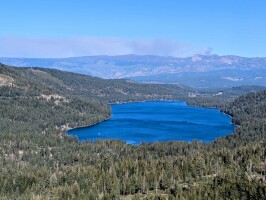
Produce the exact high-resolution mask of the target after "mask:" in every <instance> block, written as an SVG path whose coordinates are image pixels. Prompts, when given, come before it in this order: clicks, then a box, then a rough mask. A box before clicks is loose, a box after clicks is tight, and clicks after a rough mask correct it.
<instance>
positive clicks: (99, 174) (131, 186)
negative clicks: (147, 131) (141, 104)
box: [0, 65, 266, 200]
mask: <svg viewBox="0 0 266 200" xmlns="http://www.w3.org/2000/svg"><path fill="white" fill-rule="evenodd" d="M71 77H72V78H71ZM73 77H75V78H73ZM77 77H79V80H81V81H79V82H76V80H77V79H76V78H77ZM107 87H109V88H107ZM176 87H177V88H176ZM108 91H111V92H110V93H108ZM105 92H106V94H105ZM179 92H180V93H179ZM182 94H186V88H183V89H182V88H180V86H175V87H167V86H161V85H138V84H134V83H131V82H128V81H126V80H118V81H112V80H102V79H97V78H91V77H88V76H83V75H77V74H72V73H63V72H62V74H60V71H57V70H45V69H44V70H42V69H37V68H35V69H32V68H28V69H17V68H13V67H7V66H3V65H1V66H0V95H1V96H0V170H1V173H0V185H1V187H0V199H25V200H26V199H27V200H28V199H91V200H95V199H106V200H109V199H147V200H148V199H165V200H166V199H265V198H266V149H265V148H266V139H265V135H266V132H265V113H266V110H265V109H266V91H262V92H258V93H252V94H248V95H244V96H241V97H239V98H238V99H236V100H234V101H232V102H231V99H230V101H223V98H220V97H219V98H217V97H214V99H213V98H193V99H190V101H191V103H193V104H195V105H202V104H203V105H205V106H207V105H212V106H216V107H219V108H221V109H222V110H224V111H225V112H226V113H228V114H230V115H232V116H233V118H234V121H235V123H236V124H237V125H238V126H237V127H236V131H235V134H232V135H228V136H226V137H224V138H219V139H217V140H216V141H214V142H212V143H201V142H199V141H194V142H191V143H186V142H161V143H154V144H141V145H139V146H132V145H127V144H125V143H124V142H121V141H98V142H82V143H81V142H78V141H77V139H76V138H72V137H69V136H66V135H65V134H64V133H65V131H64V129H65V128H66V127H67V126H70V127H75V126H80V125H84V123H85V124H89V123H95V122H98V121H101V120H103V119H105V118H107V117H109V116H110V110H109V109H108V107H107V106H106V105H105V103H104V102H116V101H128V100H144V99H158V98H159V99H160V98H161V99H164V98H177V97H178V96H180V98H182ZM100 100H102V101H100ZM221 101H223V102H221Z"/></svg>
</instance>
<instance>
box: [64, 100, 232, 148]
mask: <svg viewBox="0 0 266 200" xmlns="http://www.w3.org/2000/svg"><path fill="white" fill-rule="evenodd" d="M110 106H111V108H112V117H111V118H110V119H109V120H107V121H104V122H101V123H99V124H96V125H93V126H88V127H85V128H77V129H72V130H69V131H68V132H67V134H69V135H74V136H77V137H78V139H79V140H80V141H84V140H93V141H95V140H100V139H120V140H123V141H126V143H128V144H140V143H142V142H160V141H193V140H194V139H196V140H201V141H203V142H208V141H213V140H214V139H216V138H218V137H220V136H225V135H228V134H230V133H233V132H234V125H233V124H232V119H231V118H230V117H229V116H227V115H225V114H224V113H222V112H220V111H219V110H218V109H209V108H200V107H194V106H188V105H187V104H186V103H185V102H181V101H149V102H136V103H124V104H112V105H110Z"/></svg>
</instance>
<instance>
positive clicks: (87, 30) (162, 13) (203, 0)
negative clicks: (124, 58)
mask: <svg viewBox="0 0 266 200" xmlns="http://www.w3.org/2000/svg"><path fill="white" fill-rule="evenodd" d="M0 27H1V28H0V57H3V56H5V57H8V56H11V57H69V56H85V55H99V54H107V55H119V54H128V53H134V54H141V55H143V54H155V55H163V56H180V57H185V56H191V55H193V54H197V53H200V54H210V53H212V54H214V53H215V54H219V55H228V54H231V55H232V54H233V55H240V56H247V57H255V56H263V57H266V1H264V0H255V1H254V0H219V1H218V0H160V1H159V0H105V1H104V0H94V1H90V0H75V1H74V0H8V1H2V2H1V12H0Z"/></svg>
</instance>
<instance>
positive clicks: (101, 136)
mask: <svg viewBox="0 0 266 200" xmlns="http://www.w3.org/2000/svg"><path fill="white" fill-rule="evenodd" d="M149 102H150V103H152V104H154V103H155V105H154V106H156V109H157V108H160V107H161V104H160V103H164V102H177V103H179V104H180V106H189V107H191V108H193V107H194V108H200V110H202V109H204V108H205V109H209V110H217V111H219V112H220V113H221V114H224V115H226V116H228V117H230V119H231V122H229V123H230V124H231V125H234V123H232V122H233V120H232V117H231V116H230V115H228V114H226V113H224V112H223V111H222V110H221V109H218V108H207V107H202V106H197V105H195V104H194V105H190V104H189V103H188V102H186V101H184V100H163V99H159V100H143V101H129V102H113V103H109V104H108V105H109V106H112V105H120V104H121V105H122V104H131V103H132V104H134V103H149ZM182 104H183V105H182ZM147 105H149V104H147ZM162 105H164V104H162ZM166 105H167V107H170V112H171V110H172V108H171V107H173V105H171V104H169V106H168V104H166ZM149 106H150V105H149ZM134 107H135V108H134ZM145 107H146V106H145ZM174 107H175V105H174ZM122 108H123V109H125V108H130V109H133V110H134V111H136V109H138V108H139V106H138V105H137V107H136V105H131V106H126V107H124V106H123V107H122ZM122 108H121V107H116V109H122ZM140 108H142V107H141V106H140ZM148 108H149V107H148ZM153 110H154V109H153ZM192 110H193V109H192ZM115 112H117V111H115ZM126 112H127V111H126ZM129 112H131V111H129ZM156 112H159V113H163V112H160V110H156ZM167 112H168V113H169V111H166V113H167ZM193 112H196V113H197V114H198V115H201V114H200V113H202V114H203V117H204V116H207V118H206V117H205V118H203V123H202V122H201V121H202V119H201V118H200V117H199V116H198V117H197V118H195V119H197V120H200V121H196V122H193V121H191V123H192V124H194V123H196V124H198V123H199V124H198V125H202V126H206V130H205V131H207V132H205V131H204V129H205V128H203V129H202V130H201V129H200V130H201V133H198V132H199V131H196V132H195V130H191V131H190V132H188V131H187V132H184V134H183V133H182V134H179V132H177V129H176V127H175V126H176V125H177V124H178V123H179V122H180V117H177V118H176V117H175V115H176V114H177V115H179V116H181V115H180V113H179V114H178V112H177V113H176V112H175V114H171V115H169V117H168V118H167V117H166V118H162V121H160V122H162V123H165V122H167V123H169V119H171V118H172V119H177V121H176V122H177V124H175V125H174V126H173V129H172V130H173V136H166V138H165V139H162V138H161V135H162V133H161V132H160V129H161V128H160V126H159V129H158V127H157V129H156V128H155V130H156V134H158V136H157V135H156V134H155V135H154V136H152V137H151V136H149V137H146V138H145V139H144V138H143V142H147V141H151V142H152V141H155V140H157V141H158V142H165V141H169V140H171V137H173V141H177V142H178V141H186V140H187V142H189V141H190V140H191V141H192V140H194V139H196V140H199V141H204V142H211V141H214V140H216V138H219V137H224V136H226V135H227V133H228V134H233V133H234V130H231V131H229V130H228V132H226V135H224V134H223V132H222V131H226V129H227V128H225V129H224V128H223V129H220V130H219V131H218V132H217V131H215V130H213V128H209V127H210V126H213V125H212V124H213V123H214V124H216V125H215V127H217V126H219V123H220V122H219V121H212V120H211V119H212V118H211V117H212V115H213V114H215V112H214V111H207V113H206V111H197V110H196V111H192V114H193ZM208 112H210V114H208ZM204 113H205V114H204ZM112 115H113V110H112V114H111V115H110V116H109V117H108V118H106V119H104V120H102V121H99V122H97V123H93V124H89V125H85V126H79V127H77V128H71V129H69V130H67V131H66V135H68V136H75V135H76V136H78V137H79V141H83V140H105V139H111V140H112V139H119V140H121V141H125V140H127V137H128V138H130V137H133V138H134V137H137V138H135V140H137V142H138V143H141V142H142V139H140V138H139V137H140V136H137V135H138V134H140V133H141V134H144V135H145V132H142V131H143V130H141V131H140V132H138V130H134V129H133V130H131V132H128V133H129V135H127V136H124V135H123V134H122V136H118V135H119V134H121V132H125V131H123V128H122V129H121V130H120V131H121V132H120V131H119V130H117V132H115V131H113V133H112V132H111V131H112V128H110V123H111V122H108V125H107V126H109V127H108V129H106V128H104V129H103V132H102V129H100V130H99V132H98V130H97V128H93V129H92V132H91V134H92V135H89V136H88V137H86V134H85V133H86V130H85V133H84V132H83V133H82V132H81V131H80V130H79V129H83V128H89V127H93V126H95V125H98V124H100V123H102V122H105V121H108V120H110V119H111V118H112ZM116 115H117V113H116ZM141 115H142V114H141ZM192 116H193V115H192ZM187 117H188V116H186V115H185V118H184V120H190V119H189V118H187ZM215 118H216V117H215ZM119 119H120V120H121V119H123V116H122V118H121V116H120V118H119ZM131 119H132V118H131ZM137 119H138V118H137ZM146 119H148V118H145V121H146ZM159 119H160V118H159ZM204 119H205V120H207V121H205V122H204ZM222 119H223V118H221V120H222ZM116 120H117V119H115V121H116ZM157 120H158V117H157V118H156V121H157ZM165 120H166V121H165ZM181 120H182V119H181ZM208 120H210V125H208V123H209V122H208ZM216 120H220V117H218V118H216ZM148 121H149V122H148V125H149V123H154V120H152V119H148ZM178 121H179V122H178ZM227 121H228V119H227ZM188 122H189V123H190V121H188ZM112 123H114V122H112ZM125 123H128V122H127V121H125ZM205 123H206V125H205ZM217 123H218V124H217ZM222 123H223V122H222ZM227 123H228V122H227ZM113 125H114V127H118V126H117V124H112V125H111V126H113ZM103 126H106V125H103ZM129 126H130V125H129ZM138 126H139V127H140V128H141V129H142V128H143V126H142V125H138ZM181 126H184V125H181ZM122 127H123V126H122ZM144 127H145V126H144ZM162 127H163V126H162ZM189 127H190V126H189ZM192 127H195V124H194V125H192ZM119 128H120V126H119ZM72 130H77V132H76V133H75V134H74V132H72V133H70V132H71V131H72ZM78 130H79V131H78ZM109 130H110V131H109ZM211 130H212V131H214V132H216V133H217V134H213V135H212V134H211V132H212V131H211ZM95 131H97V132H95ZM150 131H151V132H150ZM158 131H159V132H158ZM167 131H168V132H167V134H171V131H169V130H167ZM135 132H136V136H135V135H134V133H135ZM107 133H108V134H109V135H110V134H111V135H110V138H108V137H109V136H108V134H107ZM146 133H149V134H150V133H151V134H154V131H153V130H152V129H149V130H148V131H146ZM205 133H206V134H207V135H206V134H205ZM224 133H225V132H224ZM87 134H88V133H87ZM106 134H107V135H106ZM132 134H133V136H132ZM186 134H188V135H187V136H186ZM191 134H192V135H193V136H189V135H191ZM215 135H217V137H215ZM142 137H143V136H142ZM153 137H154V138H153ZM186 137H187V138H186ZM192 137H194V138H192ZM86 138H87V139H86ZM160 138H161V139H160Z"/></svg>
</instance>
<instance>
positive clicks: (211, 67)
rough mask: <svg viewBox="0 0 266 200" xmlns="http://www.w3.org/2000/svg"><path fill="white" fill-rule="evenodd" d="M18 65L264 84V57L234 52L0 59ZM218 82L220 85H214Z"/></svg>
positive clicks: (211, 83)
mask: <svg viewBox="0 0 266 200" xmlns="http://www.w3.org/2000/svg"><path fill="white" fill-rule="evenodd" d="M0 62H2V63H5V64H8V65H15V66H19V67H36V66H38V67H44V68H54V69H59V70H64V71H70V72H76V73H81V74H87V75H91V76H96V77H100V78H105V79H117V78H127V79H131V80H134V81H137V82H149V83H154V82H158V83H170V84H172V83H179V84H183V85H188V86H191V87H195V88H215V87H216V88H217V87H218V86H219V87H234V86H240V85H263V86H266V58H265V57H252V58H247V57H241V56H235V55H226V56H219V55H199V54H198V55H194V56H191V57H185V58H177V57H162V56H154V55H134V54H129V55H119V56H101V55H99V56H82V57H69V58H7V57H5V58H0ZM217 82H219V84H217Z"/></svg>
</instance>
